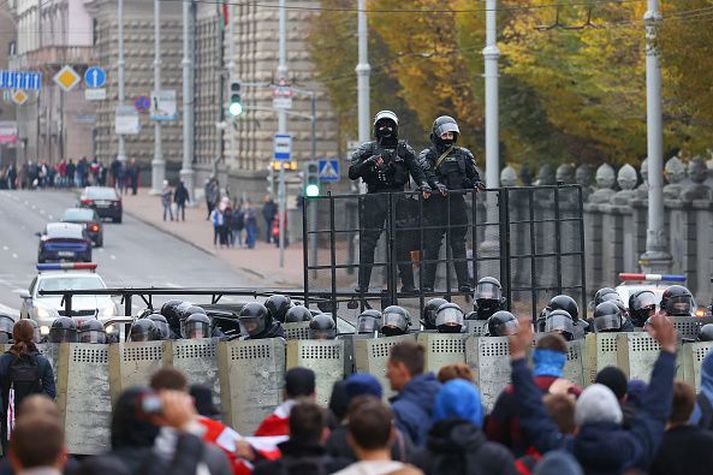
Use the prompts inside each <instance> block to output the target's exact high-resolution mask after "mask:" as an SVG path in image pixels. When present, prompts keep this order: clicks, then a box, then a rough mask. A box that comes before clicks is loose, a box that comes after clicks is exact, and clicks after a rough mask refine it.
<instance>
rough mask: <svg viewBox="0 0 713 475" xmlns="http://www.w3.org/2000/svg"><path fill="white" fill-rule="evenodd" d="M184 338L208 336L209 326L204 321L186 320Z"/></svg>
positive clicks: (193, 338)
mask: <svg viewBox="0 0 713 475" xmlns="http://www.w3.org/2000/svg"><path fill="white" fill-rule="evenodd" d="M186 338H188V339H191V340H195V339H198V338H210V326H209V325H208V324H207V323H205V322H188V323H186Z"/></svg>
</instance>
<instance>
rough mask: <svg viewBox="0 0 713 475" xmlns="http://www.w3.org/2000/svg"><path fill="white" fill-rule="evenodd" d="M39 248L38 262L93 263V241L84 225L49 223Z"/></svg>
mask: <svg viewBox="0 0 713 475" xmlns="http://www.w3.org/2000/svg"><path fill="white" fill-rule="evenodd" d="M36 236H38V237H39V238H40V243H39V245H38V248H37V262H39V263H40V264H42V263H44V262H47V261H72V262H91V261H92V241H91V239H90V238H89V234H87V229H86V228H85V227H84V225H81V224H76V223H48V224H47V226H45V229H44V230H43V231H42V232H39V233H36Z"/></svg>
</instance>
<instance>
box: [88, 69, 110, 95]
mask: <svg viewBox="0 0 713 475" xmlns="http://www.w3.org/2000/svg"><path fill="white" fill-rule="evenodd" d="M84 82H85V83H86V85H87V87H89V88H90V89H99V88H100V87H104V85H105V84H106V71H104V70H103V69H102V68H100V67H99V66H92V67H91V68H87V70H86V71H85V72H84Z"/></svg>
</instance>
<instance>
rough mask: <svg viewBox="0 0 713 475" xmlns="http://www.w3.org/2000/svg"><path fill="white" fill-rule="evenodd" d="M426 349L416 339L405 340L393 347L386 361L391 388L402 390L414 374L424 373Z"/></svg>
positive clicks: (387, 376)
mask: <svg viewBox="0 0 713 475" xmlns="http://www.w3.org/2000/svg"><path fill="white" fill-rule="evenodd" d="M425 353H426V350H425V348H424V347H423V345H419V344H418V343H416V342H414V341H403V342H401V343H397V344H396V345H394V346H392V347H391V352H390V353H389V360H388V361H387V363H386V378H387V379H388V380H389V384H390V385H391V389H393V390H394V391H401V389H403V387H404V386H406V383H408V382H409V381H411V379H412V378H413V377H414V376H418V375H420V374H422V373H423V370H424V368H425V366H426V356H425Z"/></svg>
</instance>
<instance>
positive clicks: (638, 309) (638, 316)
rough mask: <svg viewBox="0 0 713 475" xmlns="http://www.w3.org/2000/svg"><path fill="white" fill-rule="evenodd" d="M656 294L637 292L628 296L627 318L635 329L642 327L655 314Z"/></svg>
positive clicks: (648, 291) (646, 291) (645, 291)
mask: <svg viewBox="0 0 713 475" xmlns="http://www.w3.org/2000/svg"><path fill="white" fill-rule="evenodd" d="M656 303H657V302H656V294H654V293H653V292H652V291H650V290H639V291H638V292H634V293H633V294H631V295H630V296H629V316H630V317H631V321H632V322H633V324H634V325H635V326H637V327H643V326H644V323H645V322H646V320H647V319H648V318H649V317H652V316H653V315H654V314H655V313H656Z"/></svg>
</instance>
